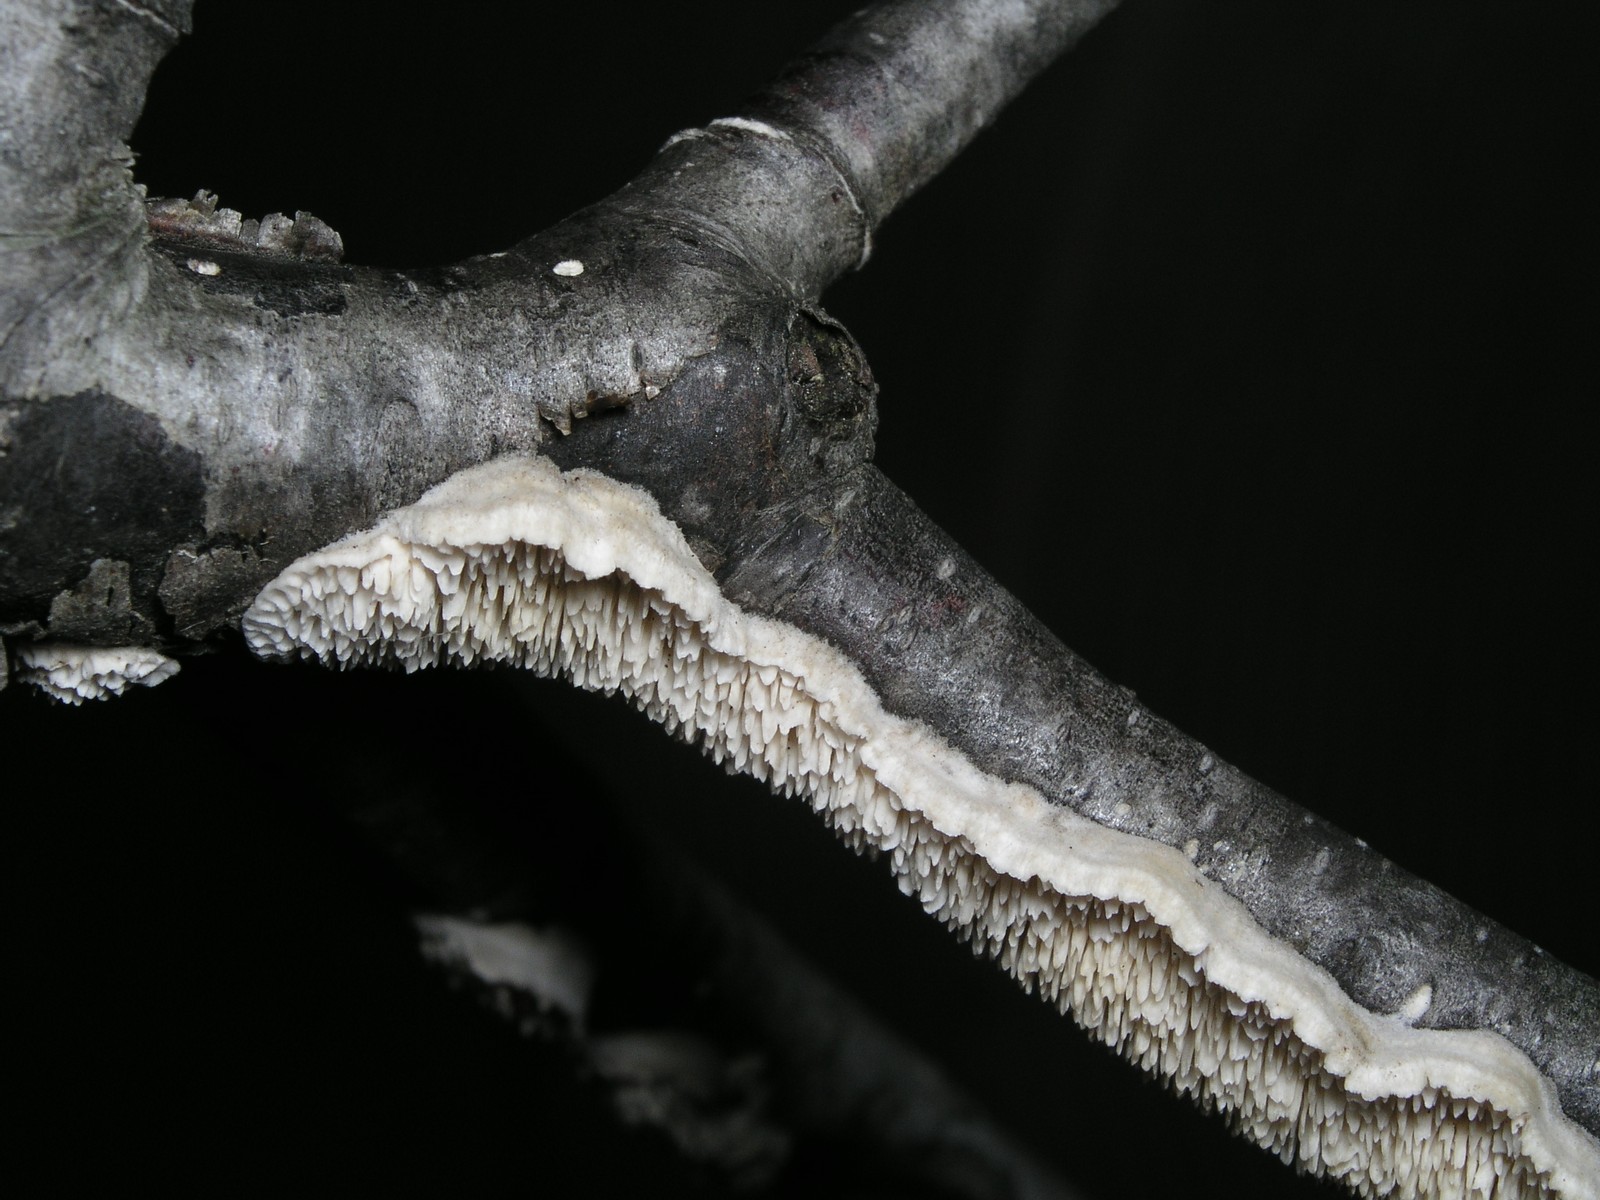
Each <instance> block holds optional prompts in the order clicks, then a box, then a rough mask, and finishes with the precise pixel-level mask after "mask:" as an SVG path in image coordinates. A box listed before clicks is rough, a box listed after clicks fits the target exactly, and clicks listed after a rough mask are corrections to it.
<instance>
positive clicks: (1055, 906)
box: [244, 458, 1600, 1198]
mask: <svg viewBox="0 0 1600 1200" xmlns="http://www.w3.org/2000/svg"><path fill="white" fill-rule="evenodd" d="M244 631H245V635H246V637H247V639H248V641H249V643H250V645H251V647H252V648H253V649H254V651H255V652H256V653H257V654H259V655H262V656H264V657H274V658H292V657H297V656H298V657H308V658H315V659H319V660H321V661H322V662H324V663H330V664H332V663H337V664H340V665H353V664H380V663H382V664H394V665H400V666H403V667H405V669H406V670H408V671H409V670H415V669H418V668H420V667H426V666H434V665H437V664H442V663H458V664H462V665H468V664H471V663H475V662H479V661H493V662H499V663H509V664H513V665H516V666H520V667H526V668H529V669H532V670H534V671H537V672H539V673H541V674H544V675H560V676H562V677H564V678H567V679H570V680H571V681H572V682H573V683H575V684H577V685H578V686H580V687H585V688H590V689H594V690H600V691H605V692H619V693H621V694H622V695H624V696H627V697H628V698H629V699H631V700H632V701H633V702H634V703H635V704H637V705H638V706H639V707H640V708H642V709H643V710H644V711H645V712H646V713H648V714H649V715H650V716H651V717H653V718H654V719H655V720H657V721H659V722H661V723H662V724H664V725H665V726H666V727H667V728H668V730H670V731H675V732H677V733H679V734H680V735H681V736H683V737H684V738H686V739H690V740H697V741H698V742H699V743H700V744H701V745H702V746H703V747H704V749H705V750H706V751H707V753H709V754H710V755H711V756H712V757H713V758H714V759H715V760H716V761H718V762H720V763H725V764H727V765H728V766H729V767H730V768H731V769H734V770H739V771H744V772H747V773H749V774H751V775H754V776H755V777H756V778H757V779H761V780H764V781H766V782H767V783H769V784H770V785H771V786H772V787H773V788H775V789H777V790H779V791H781V792H783V793H785V794H792V795H802V796H805V797H806V798H808V799H809V801H810V803H811V805H812V806H813V808H815V809H816V811H817V812H818V813H820V814H822V815H823V816H824V817H825V818H826V819H827V820H828V821H829V822H830V823H831V824H832V825H833V826H834V828H835V829H837V830H838V831H839V833H840V834H841V835H842V836H843V837H844V839H845V840H846V841H848V842H849V843H851V844H852V845H854V846H856V847H857V848H863V847H865V848H870V849H872V850H874V851H876V852H877V853H879V854H881V855H883V856H885V857H886V858H887V859H888V860H889V862H890V863H891V864H892V866H893V869H894V872H895V874H896V876H897V877H898V880H899V884H900V887H901V890H903V891H904V892H906V893H907V894H909V895H914V896H916V897H918V898H919V899H920V901H921V902H922V905H923V907H924V908H925V909H926V910H927V911H928V912H929V913H931V914H932V915H934V916H935V917H937V918H939V919H940V920H942V921H944V922H945V923H946V924H947V925H948V926H949V927H950V928H951V929H953V930H954V931H956V932H957V933H958V934H959V935H960V936H961V937H963V938H966V939H969V940H970V941H971V942H972V943H973V945H974V947H975V949H978V950H981V951H984V952H987V953H988V954H990V955H993V956H994V957H996V958H998V959H999V960H1000V962H1001V964H1002V965H1003V966H1004V967H1005V968H1006V969H1007V970H1009V971H1010V972H1011V973H1012V974H1013V975H1015V976H1016V977H1017V978H1018V979H1019V980H1021V981H1022V983H1023V985H1024V986H1025V987H1027V988H1028V989H1029V990H1030V991H1031V990H1034V989H1037V990H1038V991H1040V992H1041V993H1042V994H1043V995H1044V996H1045V997H1046V998H1047V999H1049V1000H1051V1001H1054V1002H1055V1003H1056V1004H1058V1005H1059V1006H1060V1007H1061V1008H1062V1009H1063V1010H1064V1011H1068V1012H1070V1013H1071V1014H1072V1015H1073V1017H1074V1018H1075V1019H1076V1020H1077V1021H1078V1022H1079V1023H1080V1024H1081V1025H1083V1026H1084V1027H1085V1028H1086V1029H1088V1030H1089V1031H1091V1032H1092V1033H1093V1034H1094V1035H1095V1036H1097V1037H1099V1038H1101V1039H1102V1040H1103V1041H1105V1042H1107V1043H1109V1044H1110V1045H1112V1046H1114V1047H1116V1048H1118V1049H1119V1050H1120V1051H1121V1052H1122V1053H1123V1054H1124V1055H1125V1056H1127V1057H1128V1058H1130V1059H1132V1060H1133V1061H1134V1062H1136V1063H1138V1064H1139V1065H1140V1066H1141V1067H1143V1068H1144V1069H1145V1070H1147V1071H1150V1072H1153V1073H1155V1074H1157V1075H1160V1076H1162V1077H1164V1078H1165V1079H1167V1080H1168V1081H1169V1082H1170V1083H1171V1084H1172V1086H1173V1087H1175V1088H1177V1089H1178V1090H1179V1091H1181V1092H1184V1093H1187V1094H1189V1095H1192V1096H1195V1097H1197V1098H1198V1099H1199V1100H1200V1101H1201V1103H1202V1104H1204V1105H1206V1106H1207V1107H1210V1108H1214V1109H1217V1110H1219V1111H1221V1112H1223V1113H1224V1114H1226V1115H1227V1118H1228V1119H1229V1121H1230V1122H1231V1123H1232V1124H1233V1125H1234V1126H1235V1127H1236V1128H1237V1129H1238V1130H1239V1131H1241V1132H1242V1133H1243V1134H1245V1135H1246V1136H1248V1137H1250V1138H1252V1139H1254V1140H1255V1141H1257V1142H1258V1143H1260V1144H1261V1145H1263V1146H1265V1147H1267V1148H1268V1149H1269V1150H1271V1151H1273V1152H1275V1153H1276V1154H1277V1155H1278V1156H1279V1157H1280V1158H1282V1159H1283V1160H1284V1161H1285V1162H1290V1163H1294V1164H1296V1165H1297V1166H1299V1167H1301V1168H1303V1169H1306V1170H1309V1171H1314V1172H1317V1173H1323V1174H1327V1175H1331V1176H1334V1177H1336V1178H1339V1179H1342V1180H1344V1181H1345V1182H1346V1183H1348V1184H1350V1185H1351V1186H1353V1187H1354V1188H1355V1189H1356V1190H1357V1191H1359V1192H1360V1193H1362V1194H1363V1195H1387V1194H1390V1193H1391V1192H1392V1193H1394V1194H1398V1195H1405V1196H1452V1197H1454V1196H1461V1197H1483V1198H1488V1197H1491V1196H1493V1197H1509V1196H1516V1197H1545V1196H1555V1195H1569V1196H1593V1195H1595V1194H1596V1192H1595V1183H1594V1181H1595V1180H1596V1179H1597V1178H1600V1147H1597V1146H1596V1143H1595V1141H1594V1139H1592V1138H1591V1137H1590V1136H1589V1135H1588V1134H1587V1133H1586V1132H1585V1131H1583V1130H1582V1129H1580V1128H1579V1127H1578V1126H1576V1125H1575V1124H1573V1123H1572V1122H1570V1121H1568V1120H1567V1119H1566V1118H1565V1116H1564V1115H1563V1114H1562V1113H1561V1111H1560V1108H1559V1106H1558V1103H1557V1100H1556V1096H1555V1091H1554V1088H1553V1087H1552V1086H1551V1085H1550V1084H1549V1083H1548V1081H1546V1080H1545V1079H1544V1078H1543V1077H1542V1076H1541V1075H1540V1074H1539V1072H1538V1071H1537V1069H1536V1068H1535V1067H1534V1066H1533V1065H1532V1063H1531V1062H1529V1060H1528V1059H1527V1058H1526V1056H1524V1055H1523V1054H1522V1053H1521V1052H1520V1051H1518V1050H1517V1049H1516V1048H1515V1047H1513V1046H1512V1045H1511V1044H1510V1043H1508V1042H1506V1041H1505V1040H1504V1039H1503V1038H1501V1037H1500V1036H1499V1035H1497V1034H1494V1033H1489V1032H1483V1031H1476V1030H1455V1031H1440V1030H1426V1029H1415V1028H1411V1027H1410V1026H1408V1025H1407V1024H1406V1023H1405V1021H1404V1020H1403V1019H1402V1018H1399V1017H1394V1016H1382V1015H1378V1014H1374V1013H1372V1012H1370V1011H1368V1010H1367V1009H1365V1008H1362V1007H1361V1006H1359V1005H1357V1004H1356V1003H1355V1002H1353V1001H1352V1000H1350V999H1349V998H1348V997H1347V996H1346V995H1345V994H1344V993H1343V991H1342V990H1341V989H1340V988H1339V986H1338V984H1337V983H1336V982H1335V981H1334V980H1333V978H1332V977H1331V976H1329V975H1328V974H1327V973H1326V972H1325V971H1323V970H1322V969H1321V968H1319V967H1317V966H1315V965H1313V964H1311V963H1309V962H1307V961H1306V960H1304V959H1302V958H1301V957H1300V956H1298V955H1297V954H1295V953H1294V952H1293V951H1292V950H1291V949H1290V948H1289V947H1287V946H1286V945H1284V944H1283V943H1281V942H1278V941H1276V940H1275V939H1273V938H1271V937H1270V936H1269V935H1268V934H1266V933H1265V932H1264V931H1263V930H1262V929H1261V927H1260V926H1259V925H1258V924H1257V923H1256V922H1255V920H1254V919H1253V918H1252V917H1251V916H1250V915H1249V913H1248V912H1247V911H1246V910H1245V909H1244V908H1243V906H1242V905H1240V904H1239V903H1238V902H1237V901H1236V900H1234V899H1233V898H1231V897H1230V896H1228V895H1227V894H1226V893H1225V892H1224V891H1223V890H1222V889H1221V888H1220V887H1219V886H1218V885H1216V884H1215V883H1214V882H1212V881H1211V880H1209V879H1207V878H1206V877H1205V876H1204V875H1203V874H1201V873H1200V872H1199V871H1198V870H1197V869H1196V868H1195V867H1194V866H1193V864H1191V863H1190V862H1189V861H1188V859H1187V858H1186V857H1185V856H1184V855H1183V853H1182V852H1181V851H1180V850H1177V849H1174V848H1171V847H1167V846H1163V845H1160V844H1158V843H1156V842H1153V841H1148V840H1146V839H1143V838H1139V837H1135V836H1132V835H1129V834H1125V833H1121V832H1117V831H1115V830H1110V829H1106V828H1103V827H1101V826H1098V825H1096V824H1094V823H1093V822H1091V821H1089V820H1087V819H1085V818H1082V817H1079V816H1078V815H1076V814H1075V813H1073V812H1071V811H1070V810H1069V809H1066V808H1064V807H1062V806H1059V805H1054V804H1051V803H1049V802H1047V801H1046V800H1045V799H1044V797H1042V796H1041V795H1040V794H1039V793H1038V792H1036V791H1034V790H1032V789H1031V788H1028V787H1025V786H1022V785H1019V784H1014V783H1006V782H1003V781H1001V780H999V779H996V778H994V777H992V776H989V775H986V774H984V773H983V772H982V771H981V770H979V769H978V768H977V767H976V766H975V765H974V764H973V763H972V762H971V761H969V760H968V759H967V758H965V757H964V756H963V755H962V754H960V753H958V752H957V751H955V750H954V749H953V748H952V747H950V746H949V745H948V744H946V743H945V742H944V741H943V740H942V739H941V738H940V737H939V736H938V735H937V734H935V733H934V732H933V731H932V730H930V729H929V728H928V727H926V726H925V725H922V724H920V723H918V722H914V721H910V720H906V719H904V718H901V717H897V716H894V715H892V714H890V713H888V712H886V711H885V710H884V708H883V706H882V704H881V703H880V702H879V700H878V699H877V697H876V695H875V694H874V692H873V691H872V689H871V687H870V686H869V685H868V683H867V682H866V680H865V679H864V678H863V676H862V674H861V672H860V671H859V670H858V669H857V668H856V667H855V666H854V664H853V663H851V662H850V661H849V660H848V659H847V658H845V657H844V655H842V654H841V653H840V652H839V651H837V650H836V649H834V648H833V647H832V646H830V645H828V644H827V643H826V642H824V641H823V640H821V639H819V638H815V637H812V636H810V635H808V634H806V633H803V632H801V631H800V630H798V629H796V628H794V627H792V626H789V625H786V624H783V623H781V622H778V621H774V620H770V619H767V618H764V617H760V616H756V615H754V614H751V613H747V612H744V611H743V610H741V609H740V608H739V607H737V606H736V605H734V604H732V603H730V602H729V601H728V600H726V599H725V598H724V597H723V596H722V594H721V592H720V591H719V590H718V587H717V585H716V582H715V581H714V580H713V578H712V577H711V575H710V574H709V573H708V572H707V571H706V570H705V568H704V567H703V566H702V565H701V564H700V562H699V561H698V559H696V557H695V556H694V554H693V552H692V551H691V550H690V548H689V546H688V544H687V542H685V540H684V538H683V536H682V534H681V533H680V531H679V530H678V528H677V526H676V525H674V524H673V523H672V522H671V521H670V520H668V519H667V518H666V517H664V516H663V515H662V514H661V513H660V511H659V509H658V508H657V506H656V504H655V502H654V500H652V499H651V498H650V497H649V496H648V495H647V494H645V493H644V492H642V491H640V490H638V489H636V488H632V487H630V486H627V485H624V484H619V483H617V482H615V481H612V480H610V479H607V478H606V477H604V476H602V475H598V474H595V473H591V472H587V471H573V472H570V473H567V474H562V473H561V472H560V471H558V470H557V469H556V468H555V467H554V466H553V465H552V464H550V463H549V462H547V461H545V460H541V459H531V458H506V459H501V460H497V461H495V462H492V463H489V464H487V465H484V466H481V467H476V468H473V469H471V470H467V471H463V472H461V473H460V474H458V475H456V476H454V477H452V478H451V479H449V480H447V481H446V482H445V483H443V484H441V485H440V486H438V487H436V488H434V489H433V490H432V491H430V492H429V493H427V494H426V495H425V496H424V497H423V498H422V499H421V500H420V501H419V502H418V503H416V504H415V505H412V506H411V507H409V508H404V509H401V510H398V511H396V512H394V513H391V514H390V515H389V516H388V517H386V518H385V519H384V520H382V521H381V522H380V523H379V524H378V525H377V526H376V527H374V528H373V529H371V530H370V531H368V532H365V533H361V534H357V535H354V536H352V537H348V538H345V539H344V540H342V541H339V542H336V543H334V544H333V545H331V546H329V547H327V548H326V549H323V550H321V551H318V552H316V553H314V554H311V555H308V556H306V557H305V558H303V559H301V560H300V561H298V562H296V563H295V564H294V565H293V566H291V567H289V568H288V569H287V570H286V571H284V573H283V574H282V575H280V576H279V577H278V578H277V579H276V580H275V581H273V582H272V583H271V584H270V585H269V586H268V587H267V588H266V589H265V590H264V591H263V592H262V593H261V595H260V596H259V597H258V598H257V599H256V601H255V604H254V605H253V606H252V608H251V609H250V611H249V612H248V613H247V614H246V616H245V619H244Z"/></svg>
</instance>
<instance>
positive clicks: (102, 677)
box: [16, 642, 178, 704]
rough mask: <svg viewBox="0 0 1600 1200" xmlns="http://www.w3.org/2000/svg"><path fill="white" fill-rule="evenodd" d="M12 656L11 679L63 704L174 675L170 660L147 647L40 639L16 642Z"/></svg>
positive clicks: (102, 696) (174, 664)
mask: <svg viewBox="0 0 1600 1200" xmlns="http://www.w3.org/2000/svg"><path fill="white" fill-rule="evenodd" d="M16 655H17V678H18V679H21V680H25V681H26V682H28V683H31V684H33V686H34V687H36V688H38V689H39V690H40V691H41V692H43V693H44V694H45V695H47V696H49V697H50V698H51V699H52V700H59V701H61V702H62V703H63V704H82V703H83V702H84V701H85V700H104V699H105V698H106V697H108V696H120V695H122V693H123V692H125V691H126V690H127V689H128V688H130V687H133V686H135V685H138V686H140V687H155V686H156V684H158V683H161V682H163V681H164V680H168V679H171V678H172V677H173V676H174V675H176V674H177V673H178V663H177V660H176V659H171V658H168V657H167V656H166V655H165V654H162V653H161V652H160V651H157V650H151V649H150V648H149V647H147V646H69V645H65V644H63V643H61V642H41V643H38V644H35V645H25V646H18V647H17V650H16Z"/></svg>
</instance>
